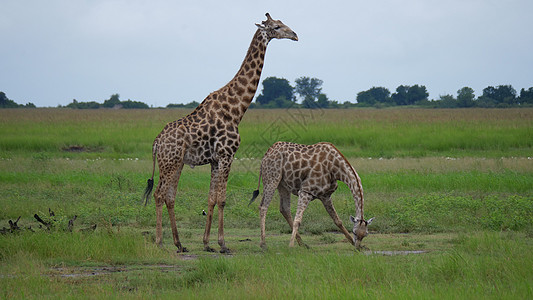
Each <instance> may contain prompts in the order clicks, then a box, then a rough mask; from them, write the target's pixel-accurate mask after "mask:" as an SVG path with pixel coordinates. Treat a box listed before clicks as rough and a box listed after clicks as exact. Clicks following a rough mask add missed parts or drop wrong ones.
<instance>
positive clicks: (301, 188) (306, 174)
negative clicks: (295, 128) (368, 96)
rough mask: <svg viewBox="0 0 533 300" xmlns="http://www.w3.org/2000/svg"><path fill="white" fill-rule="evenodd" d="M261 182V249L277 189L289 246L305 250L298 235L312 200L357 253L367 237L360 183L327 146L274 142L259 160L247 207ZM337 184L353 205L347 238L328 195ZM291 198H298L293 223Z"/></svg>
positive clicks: (350, 167) (333, 149) (342, 160)
mask: <svg viewBox="0 0 533 300" xmlns="http://www.w3.org/2000/svg"><path fill="white" fill-rule="evenodd" d="M261 177H262V179H263V199H262V201H261V204H260V207H259V211H260V216H261V224H260V225H261V244H260V245H261V247H265V246H266V242H265V219H266V214H267V210H268V206H269V205H270V202H271V201H272V197H273V196H274V191H275V190H276V189H277V190H278V193H279V197H280V212H281V214H282V215H283V217H285V219H286V220H287V223H289V226H290V227H291V228H292V235H291V241H290V243H289V246H294V241H295V240H296V241H297V242H298V244H299V245H303V246H305V244H304V243H303V242H302V239H301V237H300V235H299V233H298V229H299V227H300V224H301V222H302V217H303V213H304V211H305V209H306V208H307V206H308V205H309V202H311V201H312V200H314V199H320V200H321V201H322V203H323V204H324V207H325V208H326V211H327V212H328V214H329V215H330V216H331V218H332V219H333V222H335V225H337V227H339V229H340V230H341V231H342V233H344V235H345V236H346V238H347V239H348V240H349V241H350V242H351V243H352V244H353V245H355V247H356V248H357V249H360V248H361V241H362V240H363V238H364V237H365V236H367V235H368V229H367V226H368V225H370V223H371V222H372V220H373V218H372V219H370V220H368V221H365V220H364V218H363V201H364V200H363V186H362V185H361V179H360V178H359V175H358V174H357V172H356V171H355V169H354V168H353V167H352V166H351V165H350V163H349V162H348V160H347V159H346V158H345V157H344V156H343V155H342V153H341V152H340V151H339V150H338V149H337V148H335V146H333V145H332V144H330V143H318V144H314V145H301V144H294V143H288V142H277V143H275V144H274V145H272V146H271V147H270V148H269V149H268V150H267V152H266V153H265V155H264V156H263V159H262V160H261V170H260V173H259V183H258V187H257V190H256V191H254V193H253V197H252V200H250V204H251V203H252V202H253V201H254V200H255V198H256V197H257V196H258V195H259V185H260V184H261ZM337 181H342V182H344V183H345V184H346V185H348V187H349V188H350V191H351V192H352V196H353V198H354V202H355V217H353V216H350V220H351V221H352V222H353V224H354V226H353V229H352V233H353V235H354V237H353V238H352V236H351V235H350V233H349V232H348V230H346V228H345V227H344V225H343V224H342V221H341V220H340V218H339V216H338V215H337V212H336V211H335V207H334V206H333V202H332V201H331V194H333V192H335V190H336V189H337ZM291 194H293V195H296V196H298V207H297V209H296V215H295V217H294V221H293V220H292V216H291V202H290V197H291Z"/></svg>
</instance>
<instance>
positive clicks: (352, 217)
mask: <svg viewBox="0 0 533 300" xmlns="http://www.w3.org/2000/svg"><path fill="white" fill-rule="evenodd" d="M350 221H352V223H354V224H356V223H357V221H359V220H357V219H356V218H355V217H354V216H350Z"/></svg>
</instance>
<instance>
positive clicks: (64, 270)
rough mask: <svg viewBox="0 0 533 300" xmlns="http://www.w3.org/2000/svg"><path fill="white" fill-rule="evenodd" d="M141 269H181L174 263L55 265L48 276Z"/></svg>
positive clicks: (176, 270)
mask: <svg viewBox="0 0 533 300" xmlns="http://www.w3.org/2000/svg"><path fill="white" fill-rule="evenodd" d="M141 270H152V271H160V272H162V273H167V272H179V271H181V270H182V267H181V266H175V265H139V266H117V267H115V266H104V267H72V268H69V267H57V268H51V269H50V273H48V274H46V275H48V276H53V277H55V276H57V277H63V278H83V277H93V276H101V275H109V274H113V273H121V272H135V271H141Z"/></svg>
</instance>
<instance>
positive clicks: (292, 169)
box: [262, 142, 342, 198]
mask: <svg viewBox="0 0 533 300" xmlns="http://www.w3.org/2000/svg"><path fill="white" fill-rule="evenodd" d="M341 160H342V155H340V153H339V152H338V150H337V149H336V148H335V147H334V146H333V145H331V144H330V143H318V144H314V145H302V144H295V143H290V142H277V143H275V144H274V145H272V147H270V149H269V150H268V151H267V153H266V154H265V157H264V158H263V163H262V168H263V169H262V174H263V180H272V179H271V178H269V177H274V176H268V174H269V173H273V174H279V177H278V179H279V185H281V186H282V187H284V188H285V189H287V190H288V191H290V192H291V193H292V194H294V195H298V192H299V191H300V190H303V191H306V192H308V193H310V194H312V195H315V196H316V197H317V198H318V197H320V196H321V195H323V194H331V193H333V192H334V191H335V189H336V188H337V180H338V175H337V172H336V169H338V167H339V166H340V164H341ZM265 174H266V175H265Z"/></svg>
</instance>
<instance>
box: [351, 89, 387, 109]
mask: <svg viewBox="0 0 533 300" xmlns="http://www.w3.org/2000/svg"><path fill="white" fill-rule="evenodd" d="M356 100H357V103H361V104H366V105H374V104H376V103H391V102H392V99H391V97H390V91H389V90H388V89H387V88H384V87H372V88H371V89H369V90H367V91H362V92H359V93H357V98H356Z"/></svg>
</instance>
